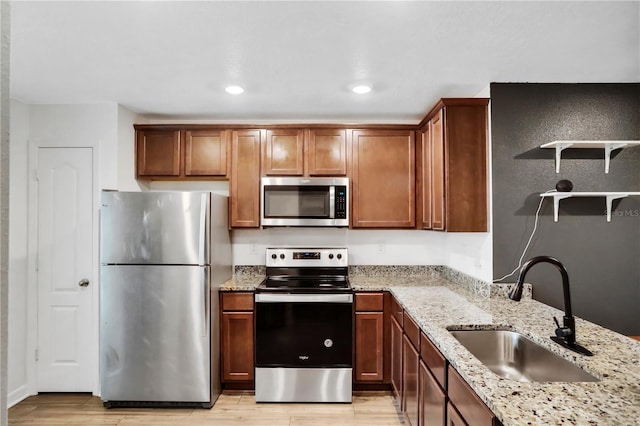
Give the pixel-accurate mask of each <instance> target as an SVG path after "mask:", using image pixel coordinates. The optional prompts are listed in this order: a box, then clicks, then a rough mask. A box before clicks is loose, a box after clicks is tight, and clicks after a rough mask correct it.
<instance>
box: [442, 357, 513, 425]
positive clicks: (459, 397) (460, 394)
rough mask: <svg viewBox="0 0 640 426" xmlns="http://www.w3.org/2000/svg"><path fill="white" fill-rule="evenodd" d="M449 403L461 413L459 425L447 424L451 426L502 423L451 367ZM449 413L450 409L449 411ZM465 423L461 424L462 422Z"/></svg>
mask: <svg viewBox="0 0 640 426" xmlns="http://www.w3.org/2000/svg"><path fill="white" fill-rule="evenodd" d="M448 375H449V386H448V394H449V402H450V404H451V405H453V407H455V409H456V410H457V413H459V417H460V419H457V421H458V423H455V422H454V423H452V422H451V421H449V423H447V424H448V425H449V426H453V425H455V426H458V425H467V424H468V425H473V426H498V425H500V422H499V421H498V419H497V418H496V417H495V416H494V415H493V413H492V412H491V410H489V408H487V406H486V405H484V402H482V401H481V400H480V398H479V397H478V395H476V393H475V392H474V391H473V389H471V388H470V387H469V385H468V384H467V382H465V381H464V379H463V378H462V377H460V375H459V374H458V372H457V371H456V370H455V369H454V368H453V367H451V366H449V374H448ZM447 412H449V409H447ZM461 420H462V421H463V422H460V421H461Z"/></svg>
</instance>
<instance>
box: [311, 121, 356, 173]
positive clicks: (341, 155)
mask: <svg viewBox="0 0 640 426" xmlns="http://www.w3.org/2000/svg"><path fill="white" fill-rule="evenodd" d="M307 148H308V149H307V150H306V158H307V173H308V175H309V176H346V175H347V151H348V150H347V131H346V130H345V129H311V130H310V131H309V144H308V145H307Z"/></svg>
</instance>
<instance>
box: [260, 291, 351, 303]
mask: <svg viewBox="0 0 640 426" xmlns="http://www.w3.org/2000/svg"><path fill="white" fill-rule="evenodd" d="M255 301H256V303H353V294H291V293H287V294H264V293H256V297H255Z"/></svg>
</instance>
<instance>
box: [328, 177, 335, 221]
mask: <svg viewBox="0 0 640 426" xmlns="http://www.w3.org/2000/svg"><path fill="white" fill-rule="evenodd" d="M335 217H336V187H335V186H333V185H331V186H330V187H329V219H335Z"/></svg>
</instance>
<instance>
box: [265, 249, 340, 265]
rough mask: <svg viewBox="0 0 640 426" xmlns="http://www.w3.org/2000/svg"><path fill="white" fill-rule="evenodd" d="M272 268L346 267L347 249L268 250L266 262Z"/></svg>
mask: <svg viewBox="0 0 640 426" xmlns="http://www.w3.org/2000/svg"><path fill="white" fill-rule="evenodd" d="M265 264H266V266H267V268H270V267H284V268H290V267H301V268H302V267H346V266H349V262H348V255H347V249H346V248H268V249H267V256H266V262H265Z"/></svg>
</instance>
